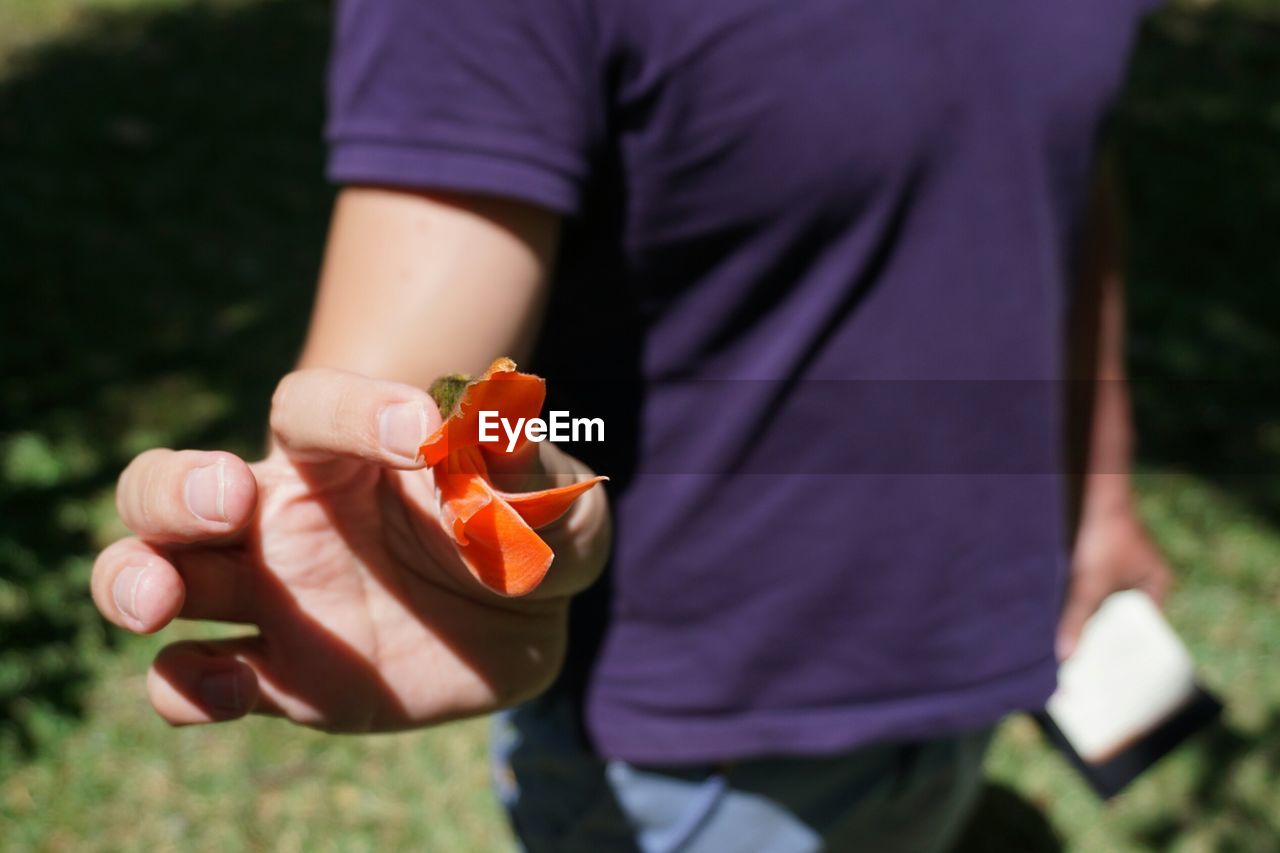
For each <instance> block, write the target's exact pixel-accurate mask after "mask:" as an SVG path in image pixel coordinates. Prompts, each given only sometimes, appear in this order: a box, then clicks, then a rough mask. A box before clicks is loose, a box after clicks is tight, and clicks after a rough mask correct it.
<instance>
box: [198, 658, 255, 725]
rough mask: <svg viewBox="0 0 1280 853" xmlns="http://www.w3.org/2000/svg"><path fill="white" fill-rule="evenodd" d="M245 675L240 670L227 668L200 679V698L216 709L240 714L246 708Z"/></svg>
mask: <svg viewBox="0 0 1280 853" xmlns="http://www.w3.org/2000/svg"><path fill="white" fill-rule="evenodd" d="M243 683H244V676H243V675H242V674H241V672H240V670H239V669H238V668H237V669H227V670H223V671H221V672H214V673H210V674H209V675H206V676H205V677H204V678H202V679H200V686H199V688H198V689H199V692H200V700H201V701H202V702H204V704H206V705H208V706H209V707H210V708H212V709H214V710H215V711H222V712H223V713H227V714H239V713H240V712H241V711H243V710H244V692H245V690H244V687H243Z"/></svg>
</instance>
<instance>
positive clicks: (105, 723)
mask: <svg viewBox="0 0 1280 853" xmlns="http://www.w3.org/2000/svg"><path fill="white" fill-rule="evenodd" d="M326 26H327V10H326V9H325V8H324V6H323V4H314V3H306V2H302V0H297V2H294V0H262V1H257V0H232V1H231V2H208V3H193V2H189V0H0V284H2V286H0V377H2V379H0V848H4V849H19V850H25V849H50V850H58V849H72V848H74V849H89V850H98V849H102V850H114V849H126V848H141V849H169V848H174V849H176V848H182V849H188V848H190V847H194V848H197V849H241V848H244V847H252V848H268V847H270V848H272V849H277V848H281V849H299V850H303V849H305V850H312V849H325V848H341V849H344V850H347V849H370V850H372V849H375V848H376V849H387V848H397V847H413V848H418V849H421V848H427V849H434V850H482V851H483V850H493V849H502V848H503V847H504V846H506V845H507V844H508V843H509V842H508V836H507V832H506V829H505V826H504V824H503V822H502V820H501V817H500V815H499V813H498V812H497V810H496V809H495V807H494V806H493V804H492V803H491V801H490V799H489V796H488V792H487V788H486V782H485V768H484V763H483V755H484V750H485V745H484V735H483V732H484V726H483V724H482V723H479V722H477V723H468V724H463V725H455V726H449V727H446V728H443V729H439V730H436V731H431V732H425V733H420V734H412V735H397V736H383V737H361V738H351V737H327V736H322V735H317V734H314V733H310V732H306V731H299V730H296V729H292V728H289V727H288V726H286V725H284V724H281V723H277V722H274V721H263V720H255V721H251V722H247V723H243V724H236V725H231V726H223V727H214V728H206V729H203V730H183V731H174V730H171V729H168V728H167V727H165V726H164V725H163V724H161V723H160V722H159V721H158V720H157V719H156V718H154V717H153V716H152V715H151V713H150V712H149V711H148V709H147V707H146V704H145V699H144V695H143V689H142V673H143V672H144V671H145V668H146V664H147V662H148V661H149V659H150V657H151V656H152V655H153V654H154V653H155V651H156V649H157V648H158V647H159V645H160V643H161V642H162V640H159V639H155V638H145V639H139V638H128V637H124V636H122V635H121V634H120V633H119V632H116V631H108V630H107V629H106V628H104V626H103V625H102V624H101V622H100V621H99V620H98V619H97V618H96V616H95V615H94V613H93V610H92V608H91V606H90V604H89V602H88V599H87V594H86V578H87V574H88V569H89V564H90V560H91V557H92V554H93V552H94V549H95V548H96V547H99V546H101V545H102V544H105V543H106V542H108V541H110V540H111V539H112V538H113V537H114V536H115V535H117V534H118V530H117V529H116V527H115V521H114V519H113V513H112V508H111V487H112V482H113V479H114V477H115V474H116V473H117V472H118V471H119V470H120V468H121V467H122V466H123V464H124V462H125V461H126V460H127V459H128V458H129V457H130V456H131V455H132V454H133V453H135V452H137V451H138V450H140V449H143V448H145V447H149V446H153V445H155V444H167V445H173V446H207V447H213V446H217V447H227V448H230V449H233V450H237V451H239V452H242V453H245V454H247V455H250V456H252V455H253V454H254V452H255V448H256V446H257V444H258V441H259V439H260V436H261V432H262V424H263V422H264V416H265V406H266V402H267V399H268V396H269V392H270V389H271V387H272V386H273V384H274V382H275V380H276V378H277V377H278V376H279V375H280V374H281V373H282V372H284V371H285V370H286V369H287V368H288V366H289V364H290V362H291V360H292V358H293V355H294V352H295V350H296V347H297V345H298V343H299V341H300V337H301V333H302V329H303V325H304V323H305V315H306V310H307V307H308V305H309V301H310V298H311V289H312V283H313V281H314V278H315V273H316V268H317V265H318V253H319V247H320V245H321V242H322V240H323V234H324V227H325V217H326V206H327V203H328V201H329V197H330V194H331V190H330V189H328V188H327V187H326V186H325V185H324V183H323V181H322V180H321V164H322V154H323V151H322V148H321V144H320V137H319V128H320V122H321V108H322V103H321V88H320V87H321V76H320V75H321V71H322V65H323V59H324V50H325V39H326V35H325V31H326ZM1116 133H1117V137H1118V140H1119V143H1120V154H1121V160H1122V162H1123V163H1124V166H1125V172H1126V183H1127V185H1128V191H1129V197H1130V207H1131V212H1132V216H1133V221H1134V225H1133V235H1132V241H1133V274H1132V285H1131V287H1132V290H1133V311H1132V314H1133V324H1134V326H1135V332H1134V335H1133V340H1132V346H1131V350H1132V352H1131V355H1132V361H1133V365H1134V373H1135V376H1136V377H1137V379H1138V380H1139V381H1137V382H1136V395H1137V399H1138V403H1139V421H1140V427H1141V430H1142V433H1143V437H1144V443H1143V449H1142V468H1143V472H1144V473H1143V475H1142V477H1141V478H1140V486H1141V491H1142V496H1143V508H1144V511H1145V513H1146V515H1147V518H1148V519H1149V521H1150V522H1151V524H1152V526H1153V528H1154V530H1155V531H1156V533H1157V535H1158V537H1159V539H1160V541H1161V542H1162V543H1163V545H1164V546H1165V547H1166V548H1167V550H1168V552H1169V554H1170V555H1171V556H1172V557H1173V559H1174V561H1175V562H1176V564H1177V566H1178V572H1179V576H1180V580H1181V583H1180V586H1179V587H1178V589H1177V591H1176V592H1175V594H1174V595H1173V597H1172V600H1171V601H1170V604H1169V614H1170V617H1171V619H1172V620H1173V622H1174V623H1175V625H1176V626H1177V627H1178V628H1179V629H1180V631H1181V632H1182V633H1183V635H1184V636H1185V637H1186V639H1187V640H1188V642H1189V643H1190V644H1191V645H1192V647H1193V649H1194V652H1195V654H1196V656H1197V658H1198V660H1199V661H1200V662H1201V664H1202V666H1203V670H1204V675H1205V679H1206V680H1207V681H1208V682H1209V683H1210V684H1211V685H1212V686H1213V687H1214V688H1215V689H1217V690H1218V691H1219V692H1220V693H1221V694H1222V695H1223V696H1225V697H1226V699H1227V702H1228V708H1229V710H1228V714H1227V718H1226V725H1225V726H1224V727H1223V728H1222V729H1221V730H1220V731H1218V732H1216V733H1213V734H1211V735H1210V736H1207V737H1203V738H1201V739H1199V740H1197V741H1196V742H1194V743H1193V744H1191V745H1189V746H1188V747H1187V748H1185V749H1184V750H1182V751H1181V752H1179V753H1178V754H1177V755H1175V756H1173V757H1172V758H1170V759H1169V760H1168V761H1167V762H1166V763H1164V764H1163V765H1161V766H1160V767H1159V768H1158V769H1157V770H1156V771H1155V772H1153V773H1151V774H1150V775H1149V776H1148V777H1147V778H1145V779H1143V780H1142V781H1141V782H1139V783H1138V784H1137V785H1135V786H1134V787H1133V788H1132V789H1131V791H1129V792H1127V793H1126V794H1125V795H1124V796H1122V797H1121V798H1119V799H1118V800H1117V801H1116V802H1114V803H1113V804H1112V805H1110V806H1107V807H1103V806H1101V805H1099V804H1097V803H1096V802H1095V801H1094V800H1092V799H1091V797H1090V795H1089V794H1088V793H1087V792H1086V790H1085V788H1084V787H1083V785H1082V784H1081V783H1080V782H1079V780H1078V779H1076V778H1075V777H1074V776H1073V774H1072V772H1071V771H1070V770H1069V769H1068V768H1067V767H1066V766H1065V764H1064V763H1063V762H1062V761H1061V760H1060V759H1059V758H1058V757H1056V756H1055V755H1054V754H1052V753H1051V752H1049V751H1048V750H1047V749H1046V747H1045V746H1044V745H1043V743H1042V742H1041V740H1040V737H1039V735H1038V733H1037V732H1036V730H1035V729H1034V727H1033V726H1032V725H1031V724H1030V723H1029V722H1028V721H1027V720H1024V719H1014V720H1011V721H1009V722H1008V723H1007V724H1006V725H1005V726H1004V728H1003V729H1002V731H1001V733H1000V737H999V739H998V742H997V744H996V747H995V750H994V753H993V755H992V758H991V761H990V764H989V769H990V773H991V777H992V784H991V786H990V787H989V789H988V791H987V795H986V797H985V799H984V802H983V806H982V809H981V811H980V819H979V820H978V821H977V822H976V823H975V826H974V828H973V831H972V833H971V835H970V837H969V838H968V839H967V842H966V849H969V850H975V851H977V850H1016V851H1023V850H1026V851H1038V850H1046V851H1047V850H1053V849H1057V846H1058V844H1059V843H1060V844H1061V845H1063V846H1066V847H1067V848H1069V849H1072V850H1080V851H1095V850H1104V851H1105V850H1144V849H1166V848H1172V849H1176V850H1186V851H1193V850H1194V851H1199V850H1203V851H1217V850H1241V851H1266V850H1280V785H1278V784H1277V783H1278V782H1280V678H1277V677H1276V675H1275V670H1276V664H1277V662H1278V657H1280V620H1278V619H1277V608H1278V607H1280V574H1277V572H1276V567H1277V565H1280V478H1277V477H1276V476H1275V475H1276V473H1277V472H1278V471H1280V466H1278V465H1277V462H1280V405H1277V403H1276V400H1277V398H1278V396H1280V395H1278V394H1277V392H1278V391H1280V286H1278V284H1280V251H1277V239H1278V235H1280V0H1253V2H1248V0H1232V2H1227V0H1223V2H1218V3H1212V2H1197V3H1194V4H1186V5H1180V6H1177V7H1175V8H1173V9H1171V10H1169V11H1166V12H1164V13H1162V14H1161V15H1160V16H1159V17H1157V18H1156V19H1155V20H1154V21H1153V22H1152V23H1151V25H1150V26H1149V27H1148V28H1147V30H1146V32H1145V33H1144V36H1143V40H1142V43H1141V48H1140V51H1139V54H1138V58H1137V61H1136V64H1135V69H1134V75H1133V81H1132V85H1131V86H1130V90H1129V92H1128V94H1127V96H1126V98H1125V100H1124V103H1123V105H1122V108H1121V109H1120V111H1119V113H1118V116H1117V121H1116ZM182 630H183V631H185V632H187V633H195V632H196V631H197V630H198V629H195V628H192V627H186V628H184V629H182ZM165 639H166V640H167V639H169V637H166V638H165ZM1055 839H1056V840H1055Z"/></svg>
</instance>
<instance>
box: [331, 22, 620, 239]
mask: <svg viewBox="0 0 1280 853" xmlns="http://www.w3.org/2000/svg"><path fill="white" fill-rule="evenodd" d="M578 8H579V6H578V4H577V3H575V2H573V0H339V2H338V3H337V6H336V11H335V28H334V41H333V47H332V52H331V55H330V63H329V80H328V109H329V114H328V121H327V125H326V138H327V140H328V143H329V159H328V174H329V177H330V179H332V180H334V181H336V182H338V183H343V184H351V183H366V184H382V185H391V186H405V187H415V188H423V189H439V190H453V191H462V192H477V193H483V194H488V195H497V196H503V197H507V198H515V199H518V200H521V201H528V202H531V203H534V204H539V205H542V206H544V207H548V208H551V209H552V210H556V211H559V212H561V213H566V214H568V213H574V212H575V211H576V210H577V208H578V205H579V200H580V195H581V192H582V186H583V183H584V181H585V179H586V177H587V168H588V162H589V152H590V149H591V147H592V145H593V143H594V141H595V136H596V134H597V130H598V124H599V121H600V115H601V114H602V113H603V110H602V109H600V107H599V106H598V94H599V89H598V86H597V84H596V82H595V77H596V74H595V70H596V69H595V68H594V63H593V54H594V45H593V40H592V37H591V28H590V26H589V22H588V21H587V20H585V19H584V17H583V16H582V15H580V14H578V13H577V11H576V10H578Z"/></svg>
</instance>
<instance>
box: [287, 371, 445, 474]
mask: <svg viewBox="0 0 1280 853" xmlns="http://www.w3.org/2000/svg"><path fill="white" fill-rule="evenodd" d="M438 426H440V411H439V410H438V409H437V408H436V404H435V403H434V402H432V400H431V397H430V396H429V395H428V394H427V392H426V391H423V390H422V389H421V388H415V387H413V386H412V385H405V384H403V383H400V382H389V381H386V380H382V379H370V378H368V377H366V376H360V375H359V374H356V373H348V372H346V371H342V370H330V369H328V368H308V369H305V370H295V371H294V372H293V373H290V374H288V375H287V376H285V377H284V379H282V380H280V384H279V385H278V386H276V392H275V395H274V396H273V397H272V399H271V434H272V438H273V439H274V440H275V442H276V444H278V445H279V446H280V447H281V448H282V449H283V450H284V451H285V452H286V453H288V454H289V455H290V456H291V457H293V458H295V459H297V460H300V461H307V462H319V461H325V460H328V459H333V458H349V459H350V458H354V459H362V460H364V461H366V462H372V463H374V464H376V465H385V466H388V467H392V468H421V467H422V464H423V463H422V460H421V459H420V458H419V456H418V447H419V446H420V445H421V444H422V442H424V441H425V440H426V438H427V436H428V435H430V434H431V433H432V432H433V431H434V430H435V429H436V428H437V427H438Z"/></svg>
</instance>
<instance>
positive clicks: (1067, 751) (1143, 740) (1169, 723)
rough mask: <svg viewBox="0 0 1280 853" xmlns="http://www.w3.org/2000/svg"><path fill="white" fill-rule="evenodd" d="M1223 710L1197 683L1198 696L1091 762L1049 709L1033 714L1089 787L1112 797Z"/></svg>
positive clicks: (1099, 794)
mask: <svg viewBox="0 0 1280 853" xmlns="http://www.w3.org/2000/svg"><path fill="white" fill-rule="evenodd" d="M1221 713H1222V703H1221V702H1219V701H1218V699H1217V698H1216V697H1215V696H1214V695H1213V694H1211V693H1210V692H1209V691H1207V690H1205V689H1204V688H1203V687H1200V686H1198V685H1197V687H1196V692H1195V695H1193V696H1192V697H1191V698H1190V699H1188V700H1187V702H1186V703H1185V704H1184V705H1182V706H1181V707H1180V708H1179V709H1178V710H1177V711H1174V712H1173V713H1172V714H1171V715H1170V716H1168V717H1166V718H1165V719H1164V721H1163V722H1161V723H1159V724H1157V725H1156V726H1155V728H1152V729H1148V730H1147V731H1146V732H1145V733H1144V734H1142V735H1140V736H1138V737H1137V738H1136V739H1135V740H1132V741H1130V742H1129V743H1128V744H1126V745H1125V746H1123V747H1122V748H1120V749H1119V750H1118V751H1116V752H1115V753H1114V754H1112V755H1111V756H1109V757H1108V758H1107V759H1106V760H1105V761H1100V762H1095V763H1092V764H1091V763H1089V762H1087V761H1085V760H1084V759H1083V758H1081V757H1080V754H1079V753H1078V752H1076V750H1075V748H1074V747H1073V746H1072V745H1071V742H1070V741H1069V740H1067V737H1066V735H1064V734H1063V733H1062V730H1061V729H1059V728H1058V726H1057V725H1056V724H1055V723H1054V722H1053V718H1052V717H1051V716H1049V714H1048V713H1047V712H1045V711H1041V712H1039V713H1037V714H1033V715H1032V716H1034V717H1035V720H1036V722H1037V723H1039V724H1040V727H1041V728H1042V729H1043V730H1044V733H1045V735H1046V736H1047V737H1048V738H1049V740H1050V741H1051V742H1052V743H1053V745H1054V746H1055V747H1057V748H1058V749H1059V750H1060V751H1061V752H1062V753H1063V754H1064V755H1066V756H1067V760H1068V761H1070V762H1071V764H1072V765H1073V766H1075V768H1076V769H1077V770H1079V771H1080V774H1081V775H1082V776H1084V778H1085V781H1087V782H1088V783H1089V787H1091V788H1093V790H1094V792H1096V793H1097V795H1098V796H1099V797H1101V798H1102V799H1104V800H1109V799H1111V798H1112V797H1114V796H1115V795H1116V794H1118V793H1120V792H1121V791H1122V790H1124V788H1125V787H1126V786H1127V785H1128V784H1129V783H1130V782H1132V781H1133V780H1134V779H1136V778H1138V777H1139V776H1140V775H1142V774H1143V773H1144V772H1146V770H1147V768H1149V767H1151V765H1153V764H1155V763H1156V762H1157V761H1159V760H1160V759H1161V758H1163V757H1164V756H1165V755H1167V754H1169V753H1170V752H1172V751H1173V750H1174V749H1175V748H1176V747H1177V746H1178V745H1179V744H1181V743H1182V742H1183V741H1184V740H1186V739H1187V738H1189V737H1191V735H1193V734H1195V733H1196V732H1198V731H1200V730H1201V729H1203V728H1205V727H1207V726H1209V725H1210V724H1212V723H1213V722H1214V721H1215V720H1217V719H1218V717H1219V716H1220V715H1221Z"/></svg>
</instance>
